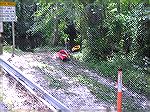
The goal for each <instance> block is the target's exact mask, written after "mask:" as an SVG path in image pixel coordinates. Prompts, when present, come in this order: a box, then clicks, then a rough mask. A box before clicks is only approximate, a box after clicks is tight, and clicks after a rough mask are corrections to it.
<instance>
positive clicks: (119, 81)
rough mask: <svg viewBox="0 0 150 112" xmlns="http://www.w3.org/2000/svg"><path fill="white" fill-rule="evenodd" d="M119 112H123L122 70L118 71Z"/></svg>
mask: <svg viewBox="0 0 150 112" xmlns="http://www.w3.org/2000/svg"><path fill="white" fill-rule="evenodd" d="M117 112H122V69H121V68H120V69H119V70H118V93H117Z"/></svg>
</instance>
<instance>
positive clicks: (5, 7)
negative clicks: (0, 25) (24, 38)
mask: <svg viewBox="0 0 150 112" xmlns="http://www.w3.org/2000/svg"><path fill="white" fill-rule="evenodd" d="M15 6H16V3H15V2H0V22H12V37H13V46H12V56H14V51H15V31H14V29H15V28H14V22H15V21H16V7H15Z"/></svg>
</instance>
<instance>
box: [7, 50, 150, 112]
mask: <svg viewBox="0 0 150 112" xmlns="http://www.w3.org/2000/svg"><path fill="white" fill-rule="evenodd" d="M4 55H5V58H6V57H7V59H9V58H10V54H8V53H5V54H4ZM52 56H53V54H50V53H49V52H46V53H23V54H20V55H18V56H15V57H14V58H11V59H9V61H10V62H11V63H13V64H14V65H15V66H16V67H18V68H19V69H20V70H21V71H23V72H24V73H25V75H26V77H28V78H30V79H31V80H33V81H34V82H36V83H38V84H39V85H41V86H42V87H43V88H44V89H45V90H47V91H48V92H49V93H50V94H52V95H53V96H54V97H56V98H57V99H58V100H60V101H61V102H62V103H64V104H65V105H66V106H68V107H69V108H70V109H72V110H73V111H74V112H76V111H77V112H79V109H80V110H82V111H83V110H85V111H86V112H87V111H88V110H89V109H90V110H93V111H94V112H95V111H102V112H105V111H115V105H116V89H115V88H114V82H112V81H110V80H107V79H105V78H103V77H101V76H100V73H98V72H96V71H94V70H89V69H88V68H87V67H85V66H84V65H81V64H79V63H77V62H75V61H69V62H62V61H60V60H53V59H52V58H51V57H52ZM81 79H82V80H81ZM85 79H86V80H85ZM90 80H92V81H95V83H96V84H97V85H94V84H93V85H91V84H90V83H89V82H91V81H90ZM95 86H97V87H96V88H95ZM93 88H94V89H93ZM92 90H93V91H92ZM97 94H98V95H99V97H97V96H98V95H97ZM123 102H124V103H125V104H124V109H126V107H130V106H132V108H134V109H135V108H136V109H137V110H139V111H140V110H141V111H143V112H146V111H147V110H148V107H147V99H146V98H145V97H144V96H139V95H138V94H135V93H132V92H131V91H128V90H126V91H125V92H124V100H123Z"/></svg>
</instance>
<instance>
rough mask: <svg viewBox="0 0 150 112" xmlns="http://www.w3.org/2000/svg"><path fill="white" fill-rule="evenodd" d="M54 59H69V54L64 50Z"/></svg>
mask: <svg viewBox="0 0 150 112" xmlns="http://www.w3.org/2000/svg"><path fill="white" fill-rule="evenodd" d="M56 57H59V58H60V59H61V60H66V59H68V58H69V54H68V53H67V51H65V50H60V51H58V52H57V53H56Z"/></svg>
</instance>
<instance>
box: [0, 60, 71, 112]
mask: <svg viewBox="0 0 150 112" xmlns="http://www.w3.org/2000/svg"><path fill="white" fill-rule="evenodd" d="M0 66H1V67H2V68H3V69H4V70H5V71H6V72H7V73H9V74H10V75H11V76H13V77H14V78H15V79H16V80H17V81H18V82H20V83H21V84H22V85H23V86H25V88H26V89H28V90H29V91H30V92H31V93H32V94H33V95H35V96H36V97H37V98H38V99H39V100H41V101H42V102H43V103H44V104H45V105H46V106H47V107H49V108H50V109H51V110H53V111H54V112H71V110H70V109H69V108H68V107H66V106H65V105H64V104H62V103H61V102H60V101H58V100H57V99H56V98H54V97H53V96H52V95H50V94H49V93H48V92H47V91H46V90H44V89H43V88H42V87H40V86H39V85H38V84H36V83H34V82H32V81H31V80H30V79H28V78H26V77H25V75H24V74H23V73H22V72H21V71H20V70H19V69H18V68H16V67H15V66H14V65H12V64H11V63H9V62H8V61H7V60H4V59H2V58H0Z"/></svg>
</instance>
